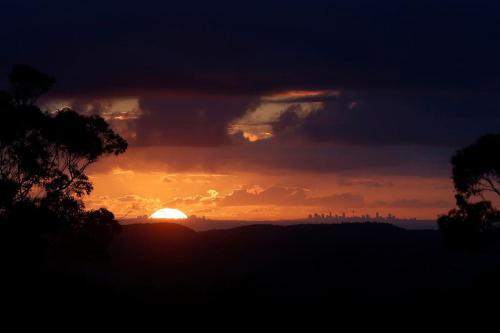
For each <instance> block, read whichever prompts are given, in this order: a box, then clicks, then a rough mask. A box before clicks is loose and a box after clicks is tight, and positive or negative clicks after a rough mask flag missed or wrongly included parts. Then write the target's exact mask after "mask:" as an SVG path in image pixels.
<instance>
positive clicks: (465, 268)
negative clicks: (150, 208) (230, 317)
mask: <svg viewBox="0 0 500 333" xmlns="http://www.w3.org/2000/svg"><path fill="white" fill-rule="evenodd" d="M111 254H112V258H113V264H112V269H111V271H110V275H109V277H108V278H109V279H110V281H112V284H113V285H115V286H117V288H118V289H119V290H120V291H119V292H120V293H124V294H126V295H127V297H130V298H138V299H142V298H145V299H147V300H151V299H153V300H156V301H158V302H161V301H162V300H164V299H169V300H175V301H176V302H177V303H178V304H185V305H186V306H192V305H194V304H197V305H205V306H206V305H210V304H216V303H218V302H223V303H226V304H234V305H235V306H237V305H250V304H259V305H267V306H270V305H288V306H290V305H292V306H297V307H304V306H305V307H314V306H316V305H318V306H319V305H325V306H329V307H332V308H333V307H335V306H341V307H343V308H344V309H345V308H346V307H352V308H353V309H356V308H359V307H360V306H361V307H376V306H381V305H383V306H395V307H398V306H399V305H402V306H405V305H417V304H425V305H426V306H425V308H428V307H429V306H430V305H431V304H434V305H436V306H437V305H439V304H443V306H444V305H445V304H446V305H447V304H455V305H456V304H457V302H461V301H464V299H466V298H467V299H475V298H478V300H481V302H482V303H484V302H485V301H486V300H487V298H491V299H492V300H493V299H498V298H497V296H498V293H497V292H498V287H497V285H498V278H499V277H500V274H499V272H500V271H499V268H500V260H499V258H500V256H499V255H498V254H497V252H496V251H494V250H492V251H488V252H487V253H474V254H473V253H465V252H457V251H450V250H447V249H446V248H445V247H444V246H443V243H442V240H441V237H440V234H439V233H438V232H437V231H409V230H405V229H401V228H398V227H395V226H392V225H389V224H378V223H363V224H341V225H294V226H273V225H255V226H247V227H239V228H235V229H229V230H217V231H205V232H194V231H193V230H191V229H189V228H187V227H184V226H181V225H176V224H149V225H130V226H126V227H125V228H124V231H123V233H122V234H121V235H120V236H119V237H118V238H117V239H116V241H115V242H114V244H113V246H112V249H111ZM423 311H425V310H423Z"/></svg>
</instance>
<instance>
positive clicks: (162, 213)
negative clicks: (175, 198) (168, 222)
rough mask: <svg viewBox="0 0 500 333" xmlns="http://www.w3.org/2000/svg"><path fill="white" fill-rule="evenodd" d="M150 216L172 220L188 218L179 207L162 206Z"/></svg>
mask: <svg viewBox="0 0 500 333" xmlns="http://www.w3.org/2000/svg"><path fill="white" fill-rule="evenodd" d="M149 218H152V219H172V220H183V219H187V218H188V217H187V215H186V214H184V213H183V212H181V211H180V210H178V209H174V208H162V209H159V210H157V211H156V212H154V213H153V214H151V216H149Z"/></svg>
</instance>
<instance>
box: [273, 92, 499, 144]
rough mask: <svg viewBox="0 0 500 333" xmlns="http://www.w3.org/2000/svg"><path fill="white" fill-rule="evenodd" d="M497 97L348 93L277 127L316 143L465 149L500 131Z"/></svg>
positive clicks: (291, 115)
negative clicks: (463, 146) (479, 137)
mask: <svg viewBox="0 0 500 333" xmlns="http://www.w3.org/2000/svg"><path fill="white" fill-rule="evenodd" d="M497 101H498V96H497V94H492V93H489V94H486V93H477V94H474V93H469V94H462V95H457V94H450V93H443V94H418V93H347V94H344V95H342V96H340V97H338V98H335V99H331V98H330V99H328V100H327V101H325V102H324V103H323V104H324V105H323V107H322V108H320V109H317V110H314V111H313V112H311V113H310V114H308V115H307V116H306V117H305V118H304V119H302V120H301V121H300V124H298V122H299V120H298V117H297V110H296V108H289V109H288V110H287V111H286V112H285V113H283V114H282V115H281V117H280V118H279V119H278V121H277V122H276V123H274V124H273V128H275V129H278V131H277V134H281V133H283V132H284V133H287V134H289V132H290V131H291V130H295V132H296V134H299V135H301V136H302V137H305V138H307V139H309V140H311V141H313V142H328V141H332V142H336V143H343V144H352V145H369V146H373V145H401V146H404V145H423V146H451V147H460V146H462V145H465V144H467V143H469V142H472V141H474V140H475V139H476V138H477V137H478V136H480V135H482V134H484V133H487V132H495V131H498V129H499V128H500V114H499V113H498V111H497Z"/></svg>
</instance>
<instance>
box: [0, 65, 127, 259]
mask: <svg viewBox="0 0 500 333" xmlns="http://www.w3.org/2000/svg"><path fill="white" fill-rule="evenodd" d="M9 81H10V89H9V90H7V91H0V223H1V227H2V231H3V235H2V236H4V239H3V240H4V241H5V240H6V239H7V240H8V239H9V238H12V233H13V232H14V231H18V233H16V234H18V235H22V236H23V237H24V238H25V243H26V244H27V247H28V248H29V247H30V246H31V245H33V244H38V243H40V244H45V245H47V246H49V245H50V243H51V242H53V241H54V239H57V237H52V238H50V237H48V236H47V233H48V232H51V233H58V234H59V235H65V236H67V235H71V236H69V238H81V236H83V235H85V237H86V238H87V239H88V240H92V242H93V245H92V246H95V245H103V246H104V245H105V244H107V243H108V242H109V239H110V236H111V235H112V234H113V233H116V232H117V231H118V230H119V224H118V223H117V221H116V220H115V219H114V216H113V214H112V213H111V212H109V211H107V210H105V209H100V210H97V211H90V212H87V211H85V206H84V204H83V201H82V198H83V196H85V195H87V194H89V193H90V192H91V191H92V183H91V182H90V180H89V178H88V176H87V175H86V174H85V171H86V169H87V168H88V166H90V165H91V164H93V163H95V162H96V161H97V160H98V159H99V158H100V157H102V156H104V155H110V154H114V155H118V154H121V153H123V152H125V150H126V149H127V143H126V141H125V140H124V139H123V138H122V137H120V136H119V135H118V134H116V133H115V132H114V131H113V130H112V129H111V128H110V127H109V125H108V124H107V123H106V121H105V120H104V119H103V118H102V117H100V116H98V115H92V116H84V115H81V114H78V113H77V112H75V111H73V110H71V109H69V108H65V109H62V110H56V111H43V110H41V109H40V108H39V107H38V106H37V105H36V102H37V100H38V98H39V97H40V96H41V95H42V94H44V93H46V92H47V91H48V90H49V89H50V88H51V87H52V86H53V85H54V83H55V80H54V79H53V78H52V77H50V76H48V75H46V74H44V73H42V72H40V71H38V70H36V69H34V68H32V67H29V66H26V65H16V66H14V67H13V69H12V72H11V74H10V76H9ZM16 241H19V240H16ZM92 242H90V241H89V242H87V243H89V244H90V243H92ZM39 252H40V251H39Z"/></svg>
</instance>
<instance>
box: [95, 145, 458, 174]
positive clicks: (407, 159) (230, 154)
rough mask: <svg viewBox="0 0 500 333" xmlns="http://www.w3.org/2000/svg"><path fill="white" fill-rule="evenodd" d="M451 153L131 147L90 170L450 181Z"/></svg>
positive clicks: (396, 148)
mask: <svg viewBox="0 0 500 333" xmlns="http://www.w3.org/2000/svg"><path fill="white" fill-rule="evenodd" d="M452 153H453V149H449V148H441V147H437V148H436V147H414V146H413V147H404V146H394V147H360V146H339V145H331V144H319V145H315V146H310V145H302V146H300V145H298V146H295V145H294V146H285V145H282V144H278V143H274V142H256V143H252V144H248V145H244V146H236V145H232V146H231V145H230V146H218V147H140V148H134V147H132V148H130V149H129V150H128V151H127V153H126V154H124V155H123V156H120V157H119V158H115V157H108V158H104V159H103V160H102V161H100V162H99V163H97V164H96V165H94V166H93V167H92V169H91V171H92V173H102V172H109V171H110V170H111V169H113V168H121V169H125V170H142V171H163V172H186V171H203V172H210V173H231V172H258V173H270V174H273V173H277V172H279V173H281V172H285V171H293V172H312V173H325V174H326V173H337V174H342V175H345V176H357V177H359V176H363V177H369V176H370V175H402V176H403V175H406V176H407V175H412V176H432V177H436V176H440V177H449V175H450V172H451V171H450V170H451V169H450V165H449V157H450V156H451V154H452Z"/></svg>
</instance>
